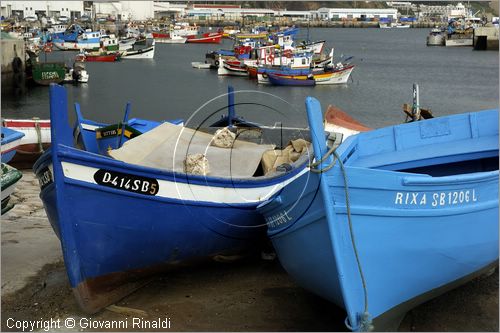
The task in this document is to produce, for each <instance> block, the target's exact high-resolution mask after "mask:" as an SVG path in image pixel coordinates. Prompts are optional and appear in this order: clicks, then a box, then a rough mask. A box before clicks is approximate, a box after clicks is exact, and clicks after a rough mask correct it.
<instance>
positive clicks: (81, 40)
mask: <svg viewBox="0 0 500 333" xmlns="http://www.w3.org/2000/svg"><path fill="white" fill-rule="evenodd" d="M52 44H53V45H54V46H55V47H57V48H58V49H59V50H63V51H66V50H74V51H78V50H98V49H99V48H100V47H101V32H100V31H90V30H89V31H84V32H79V33H78V37H77V38H76V40H73V41H66V40H64V39H57V38H53V39H52Z"/></svg>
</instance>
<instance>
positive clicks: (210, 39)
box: [186, 34, 222, 44]
mask: <svg viewBox="0 0 500 333" xmlns="http://www.w3.org/2000/svg"><path fill="white" fill-rule="evenodd" d="M221 41H222V34H214V35H207V36H202V37H195V38H188V39H187V40H186V43H193V44H194V43H198V44H220V42H221Z"/></svg>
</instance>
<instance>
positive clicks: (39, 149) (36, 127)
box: [35, 119, 43, 153]
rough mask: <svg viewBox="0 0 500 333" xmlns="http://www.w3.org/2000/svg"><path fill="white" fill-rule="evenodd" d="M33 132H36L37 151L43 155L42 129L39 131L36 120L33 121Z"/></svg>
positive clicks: (38, 124)
mask: <svg viewBox="0 0 500 333" xmlns="http://www.w3.org/2000/svg"><path fill="white" fill-rule="evenodd" d="M35 130H36V136H37V139H38V151H39V152H40V153H43V143H42V129H41V127H40V123H39V122H38V120H37V119H35Z"/></svg>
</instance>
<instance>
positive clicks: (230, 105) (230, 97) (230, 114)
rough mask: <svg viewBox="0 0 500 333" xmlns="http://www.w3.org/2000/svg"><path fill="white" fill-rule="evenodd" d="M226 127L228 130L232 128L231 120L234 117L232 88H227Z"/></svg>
mask: <svg viewBox="0 0 500 333" xmlns="http://www.w3.org/2000/svg"><path fill="white" fill-rule="evenodd" d="M227 107H228V113H227V126H228V127H229V128H232V127H233V119H234V117H235V115H236V113H235V111H234V88H233V86H227Z"/></svg>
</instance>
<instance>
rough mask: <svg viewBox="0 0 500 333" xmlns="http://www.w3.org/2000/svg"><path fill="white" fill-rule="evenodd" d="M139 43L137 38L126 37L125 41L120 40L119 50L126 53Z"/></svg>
mask: <svg viewBox="0 0 500 333" xmlns="http://www.w3.org/2000/svg"><path fill="white" fill-rule="evenodd" d="M136 41H137V39H136V38H135V37H126V38H124V39H120V40H119V41H118V50H119V51H126V50H129V49H131V48H132V47H133V46H134V43H135V42H136Z"/></svg>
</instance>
